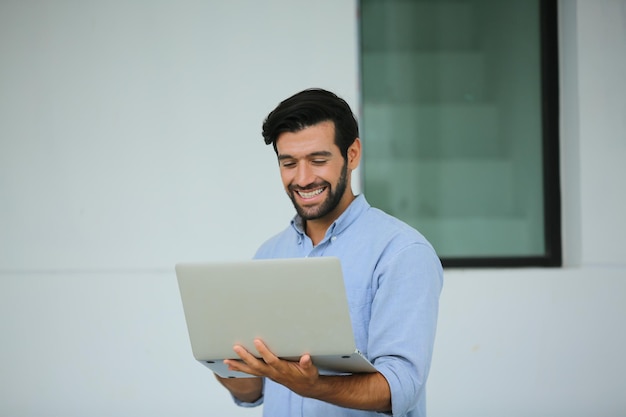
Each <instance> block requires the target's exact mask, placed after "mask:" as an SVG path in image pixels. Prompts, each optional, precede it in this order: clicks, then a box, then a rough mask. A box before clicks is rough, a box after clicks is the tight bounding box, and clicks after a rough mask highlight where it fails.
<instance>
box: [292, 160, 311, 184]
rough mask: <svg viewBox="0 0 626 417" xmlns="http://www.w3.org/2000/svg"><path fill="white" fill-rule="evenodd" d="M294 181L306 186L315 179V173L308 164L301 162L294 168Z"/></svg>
mask: <svg viewBox="0 0 626 417" xmlns="http://www.w3.org/2000/svg"><path fill="white" fill-rule="evenodd" d="M293 180H294V183H295V184H296V185H297V186H299V187H306V186H307V185H309V184H311V183H313V182H314V181H315V175H314V174H313V170H312V169H311V167H310V166H309V164H306V163H301V164H298V166H297V168H296V173H295V176H294V179H293Z"/></svg>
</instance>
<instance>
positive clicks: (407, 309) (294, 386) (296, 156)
mask: <svg viewBox="0 0 626 417" xmlns="http://www.w3.org/2000/svg"><path fill="white" fill-rule="evenodd" d="M263 137H264V139H265V143H266V144H268V145H269V144H271V145H273V147H274V150H275V152H276V155H277V158H278V165H279V168H280V174H281V178H282V181H283V186H284V187H285V191H286V192H287V195H288V196H289V198H290V199H291V201H292V203H293V205H294V208H295V210H296V215H295V217H294V218H293V219H292V220H291V224H290V225H289V226H288V227H287V228H286V229H285V230H283V231H282V232H281V233H279V234H278V235H276V236H274V237H272V238H271V239H269V240H268V241H267V242H265V243H264V244H263V245H262V246H261V247H260V248H259V250H258V251H257V254H256V256H255V257H256V258H257V259H264V258H293V257H311V256H336V257H338V258H339V259H340V260H341V264H342V269H343V272H344V280H345V287H346V293H347V296H348V303H349V305H350V317H351V320H352V327H353V330H354V335H355V343H356V345H357V348H358V349H359V350H360V351H361V352H362V353H363V354H364V355H365V356H366V357H367V358H368V359H369V360H370V361H371V362H372V363H373V364H374V366H375V367H376V369H377V371H378V372H376V373H370V374H354V375H340V376H339V375H338V376H327V375H323V376H322V375H319V373H318V370H317V368H316V367H315V364H314V363H313V362H312V361H311V358H310V356H309V355H306V354H305V355H303V356H302V357H301V358H300V361H299V362H287V361H283V360H281V359H279V358H277V357H276V356H275V355H274V354H273V353H272V352H271V351H269V349H268V348H267V347H266V346H265V344H264V343H263V341H262V340H256V341H255V348H256V350H257V352H248V351H246V350H245V349H244V348H243V347H241V346H234V347H233V349H234V351H235V353H236V354H237V355H238V356H239V358H241V361H226V363H227V364H228V366H229V367H230V368H231V369H233V370H238V371H243V372H247V373H249V374H251V375H254V376H256V377H255V378H241V379H225V378H221V377H219V376H217V375H216V377H217V378H218V380H219V381H220V382H221V383H222V384H223V385H224V386H225V387H226V388H227V389H228V390H229V391H230V392H231V394H232V396H233V397H234V399H235V402H236V403H237V404H239V405H241V406H244V407H251V406H257V405H260V404H263V407H264V409H263V415H264V416H267V417H298V416H301V417H304V416H325V417H334V416H355V417H356V416H374V415H380V414H378V413H386V414H389V415H393V416H408V417H415V416H425V415H426V391H425V386H426V380H427V377H428V372H429V369H430V362H431V358H432V350H433V344H434V339H435V330H436V324H437V313H438V306H439V295H440V293H441V288H442V285H443V271H442V268H441V263H440V262H439V258H438V257H437V255H436V253H435V251H434V249H433V248H432V246H431V245H430V244H429V243H428V241H427V240H426V239H425V238H424V237H423V236H422V235H421V234H420V233H419V232H417V231H416V230H415V229H413V228H411V227H410V226H408V225H407V224H405V223H403V222H401V221H400V220H398V219H396V218H394V217H392V216H390V215H388V214H386V213H384V212H382V211H381V210H378V209H376V208H373V207H371V206H370V205H369V204H368V203H367V201H366V199H365V196H363V195H359V196H355V195H354V193H353V191H352V187H351V180H352V172H353V171H354V170H355V169H356V168H357V167H358V165H359V162H360V158H361V140H360V139H359V132H358V124H357V121H356V119H355V117H354V115H353V113H352V111H351V109H350V107H349V106H348V104H347V103H346V102H345V101H344V100H343V99H341V98H339V97H337V96H336V95H335V94H333V93H331V92H329V91H325V90H321V89H310V90H305V91H302V92H300V93H297V94H295V95H293V96H292V97H290V98H288V99H286V100H284V101H283V102H281V103H280V104H279V105H278V106H277V107H276V109H274V110H273V111H272V112H271V113H270V114H269V115H268V117H267V119H266V120H265V123H264V124H263ZM294 279H298V277H294ZM293 296H294V297H306V296H307V294H293Z"/></svg>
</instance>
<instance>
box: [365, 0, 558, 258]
mask: <svg viewBox="0 0 626 417" xmlns="http://www.w3.org/2000/svg"><path fill="white" fill-rule="evenodd" d="M549 3H550V4H551V3H553V2H543V3H542V2H540V1H539V0H525V1H502V0H458V1H445V0H438V1H435V0H431V1H425V0H421V1H410V0H404V1H399V0H395V1H381V0H362V1H361V2H360V15H361V65H362V66H361V70H362V116H361V123H362V139H363V142H364V161H363V183H364V191H365V194H366V196H367V198H368V200H369V201H370V202H371V203H372V204H373V205H375V206H377V207H380V208H382V209H384V210H385V211H387V212H389V213H391V214H393V215H395V216H397V217H399V218H401V219H403V220H404V221H406V222H407V223H409V224H411V225H412V226H414V227H416V228H417V229H418V230H420V231H421V232H422V233H423V234H424V235H425V236H426V237H427V238H428V239H429V240H430V241H431V242H432V243H433V245H434V246H435V248H436V249H437V251H438V253H439V255H440V256H441V258H442V259H443V261H444V264H445V265H448V266H455V265H458V266H471V265H477V266H495V265H533V264H536V265H558V264H560V262H561V261H560V243H559V242H560V227H559V226H558V225H554V224H553V222H555V221H556V222H560V218H559V214H558V212H559V211H560V208H559V206H558V204H559V203H558V202H559V196H558V156H557V155H558V152H555V151H554V149H558V132H557V131H556V126H557V120H558V114H557V111H556V106H555V103H556V102H557V100H558V98H557V96H558V90H557V88H556V86H551V85H550V84H549V82H550V81H551V82H555V83H556V77H553V76H552V75H551V74H554V73H556V70H557V69H556V56H554V57H552V54H555V52H556V47H555V46H554V45H556V40H555V39H551V38H550V37H551V36H552V35H553V33H552V32H551V31H550V30H547V28H548V29H549V28H551V27H553V26H555V24H552V23H551V24H552V26H550V24H547V23H549V22H550V21H549V19H554V20H556V11H555V10H554V7H555V6H554V7H553V8H550V7H546V5H547V4H549ZM550 11H552V14H550ZM554 32H556V31H554ZM554 38H556V35H554ZM550 48H552V49H550ZM551 77H553V78H554V79H552V78H551Z"/></svg>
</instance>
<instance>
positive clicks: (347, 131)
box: [263, 88, 359, 159]
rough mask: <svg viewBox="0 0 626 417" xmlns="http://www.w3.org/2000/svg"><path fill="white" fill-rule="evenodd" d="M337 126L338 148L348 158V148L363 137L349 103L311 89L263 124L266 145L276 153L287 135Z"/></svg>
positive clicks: (284, 102) (285, 105)
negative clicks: (325, 125)
mask: <svg viewBox="0 0 626 417" xmlns="http://www.w3.org/2000/svg"><path fill="white" fill-rule="evenodd" d="M325 121H332V122H333V123H334V124H335V144H336V145H337V146H338V147H339V150H340V151H341V155H342V156H343V157H344V159H345V158H347V155H348V148H349V147H350V145H352V143H353V142H354V140H355V139H356V138H358V137H359V126H358V123H357V121H356V117H355V116H354V114H353V113H352V110H351V109H350V106H349V105H348V103H346V101H345V100H343V99H342V98H340V97H338V96H337V95H335V94H334V93H331V92H330V91H326V90H322V89H319V88H311V89H307V90H304V91H301V92H299V93H297V94H294V95H293V96H291V97H289V98H288V99H285V100H284V101H282V102H281V103H280V104H279V105H278V106H277V107H276V108H275V109H274V110H272V111H271V112H270V114H268V115H267V118H266V119H265V121H264V122H263V138H264V139H265V144H267V145H269V144H272V145H273V146H274V151H276V152H277V153H278V150H277V149H276V140H277V139H278V137H279V136H280V135H281V134H282V133H285V132H298V131H300V130H302V129H305V128H307V127H310V126H313V125H316V124H318V123H321V122H325Z"/></svg>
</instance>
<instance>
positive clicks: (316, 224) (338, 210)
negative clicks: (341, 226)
mask: <svg viewBox="0 0 626 417" xmlns="http://www.w3.org/2000/svg"><path fill="white" fill-rule="evenodd" d="M355 198H356V196H355V195H354V194H352V192H350V193H346V195H345V196H344V198H343V199H342V200H341V202H340V203H339V204H338V205H337V207H335V209H334V210H333V211H332V212H330V213H328V214H327V215H326V216H324V217H322V218H319V219H314V220H306V221H305V222H304V232H305V233H306V235H307V236H308V237H309V238H310V239H311V241H312V242H313V246H317V245H318V243H320V242H321V241H322V239H324V236H326V231H327V230H328V228H329V227H330V225H331V224H333V222H334V221H335V220H337V219H338V218H339V216H341V214H342V213H343V212H344V211H346V209H347V208H348V207H349V206H350V204H351V203H352V202H353V201H354V199H355Z"/></svg>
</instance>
